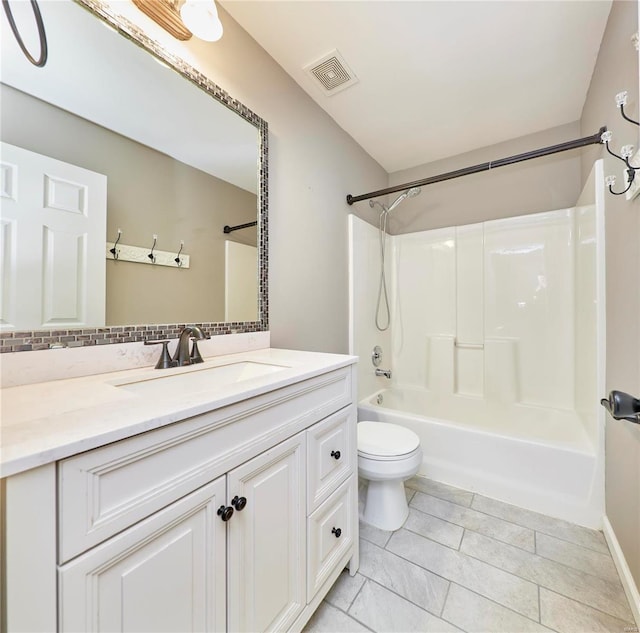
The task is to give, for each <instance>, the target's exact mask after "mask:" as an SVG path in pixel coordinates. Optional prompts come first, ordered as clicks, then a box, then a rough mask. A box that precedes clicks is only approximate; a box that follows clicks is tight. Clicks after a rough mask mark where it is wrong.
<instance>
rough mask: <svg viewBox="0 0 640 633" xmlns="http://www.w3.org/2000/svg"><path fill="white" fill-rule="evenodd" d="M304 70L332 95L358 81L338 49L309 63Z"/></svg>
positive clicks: (327, 93)
mask: <svg viewBox="0 0 640 633" xmlns="http://www.w3.org/2000/svg"><path fill="white" fill-rule="evenodd" d="M304 70H305V71H306V72H307V73H309V75H311V77H313V78H314V79H315V80H316V82H318V83H319V84H320V87H321V88H322V91H323V92H324V93H325V94H326V95H327V96H331V95H334V94H336V93H338V92H341V91H342V90H344V89H345V88H349V86H353V84H356V83H358V78H357V77H356V76H355V73H354V72H353V71H352V70H351V68H349V66H347V63H346V62H345V61H344V59H343V57H342V55H340V53H339V52H338V51H337V50H333V51H331V52H330V53H327V54H326V55H325V56H324V57H321V58H320V59H317V60H316V61H314V62H312V63H311V64H308V65H307V66H305V67H304Z"/></svg>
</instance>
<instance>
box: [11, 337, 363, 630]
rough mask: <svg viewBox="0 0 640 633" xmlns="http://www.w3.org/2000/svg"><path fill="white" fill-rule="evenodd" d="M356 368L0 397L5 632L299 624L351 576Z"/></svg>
mask: <svg viewBox="0 0 640 633" xmlns="http://www.w3.org/2000/svg"><path fill="white" fill-rule="evenodd" d="M355 360H356V359H355V358H354V357H350V356H341V355H332V354H316V353H308V352H295V351H287V350H274V349H264V350H258V351H254V352H245V353H242V354H233V355H228V356H219V357H215V358H212V359H209V360H207V361H206V362H205V363H203V364H200V365H197V366H190V367H182V368H176V369H168V370H154V369H143V370H140V369H138V370H128V371H120V372H114V373H110V374H101V375H94V376H86V377H83V378H74V379H68V380H58V381H53V382H49V383H40V384H34V385H25V386H21V387H13V388H10V389H5V390H3V392H2V398H3V403H2V408H3V416H2V425H3V426H2V477H3V479H2V486H3V493H4V494H3V502H2V511H3V528H4V529H3V531H4V535H3V537H4V538H3V552H2V560H3V561H4V566H5V569H4V573H5V578H6V582H5V587H4V595H3V599H4V604H3V605H2V607H3V611H4V613H5V617H6V628H7V630H11V631H20V630H47V631H53V630H60V631H103V630H109V631H119V630H138V631H141V630H149V631H151V630H153V631H168V630H172V631H177V630H180V631H191V630H205V631H224V630H229V631H265V630H279V631H285V630H294V631H295V630H300V629H301V628H302V627H303V626H304V624H305V623H306V622H307V620H308V619H309V617H310V616H311V614H312V613H313V611H314V610H315V609H316V608H317V606H318V605H319V603H320V601H321V600H322V598H323V597H324V596H325V595H326V593H327V592H328V590H329V589H330V587H331V585H332V584H333V583H334V582H335V580H336V578H337V577H338V575H339V574H340V572H341V571H342V569H343V568H344V567H345V566H346V565H349V568H350V572H351V573H352V574H355V572H356V570H357V568H358V546H357V543H358V532H357V531H358V522H357V460H356V409H355V394H356V385H355V373H354V367H355V366H354V363H355Z"/></svg>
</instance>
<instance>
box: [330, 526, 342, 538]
mask: <svg viewBox="0 0 640 633" xmlns="http://www.w3.org/2000/svg"><path fill="white" fill-rule="evenodd" d="M331 534H335V535H336V538H340V535H341V534H342V530H341V529H340V528H333V529H332V530H331Z"/></svg>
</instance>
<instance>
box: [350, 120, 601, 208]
mask: <svg viewBox="0 0 640 633" xmlns="http://www.w3.org/2000/svg"><path fill="white" fill-rule="evenodd" d="M606 131H607V128H606V126H603V127H601V128H600V131H599V132H598V133H597V134H593V135H592V136H584V137H583V138H578V139H575V140H573V141H566V142H565V143H559V144H558V145H551V146H549V147H542V148H540V149H534V150H532V151H530V152H525V153H524V154H516V155H515V156H508V157H507V158H500V159H498V160H493V161H489V162H488V163H481V164H479V165H473V166H471V167H464V168H463V169H458V170H456V171H449V172H446V173H444V174H439V175H437V176H430V177H429V178H423V179H422V180H414V181H413V182H406V183H404V184H402V185H394V186H393V187H387V188H386V189H379V190H378V191H371V192H369V193H363V194H362V195H359V196H352V195H351V194H349V195H348V196H347V204H350V205H351V204H353V203H354V202H360V201H361V200H369V199H370V198H377V197H379V196H386V195H387V194H390V193H397V192H398V191H406V190H407V189H411V188H413V187H424V186H426V185H433V184H435V183H436V182H443V181H445V180H452V179H453V178H460V177H461V176H468V175H470V174H477V173H480V172H482V171H489V170H490V169H496V168H498V167H504V166H505V165H513V164H514V163H520V162H522V161H525V160H531V159H533V158H541V157H542V156H549V155H550V154H557V153H558V152H566V151H568V150H571V149H578V148H580V147H586V146H587V145H600V144H602V139H601V136H602V134H604V132H606Z"/></svg>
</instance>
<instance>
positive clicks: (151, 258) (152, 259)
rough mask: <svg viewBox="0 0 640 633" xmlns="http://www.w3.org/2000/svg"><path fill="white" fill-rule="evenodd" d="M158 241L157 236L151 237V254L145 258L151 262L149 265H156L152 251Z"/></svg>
mask: <svg viewBox="0 0 640 633" xmlns="http://www.w3.org/2000/svg"><path fill="white" fill-rule="evenodd" d="M157 241H158V236H157V235H154V236H153V246H152V247H151V252H150V253H149V254H148V255H147V257H148V258H149V259H150V260H151V263H153V264H155V263H156V256H155V255H154V254H153V249H154V248H155V247H156V242H157Z"/></svg>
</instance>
